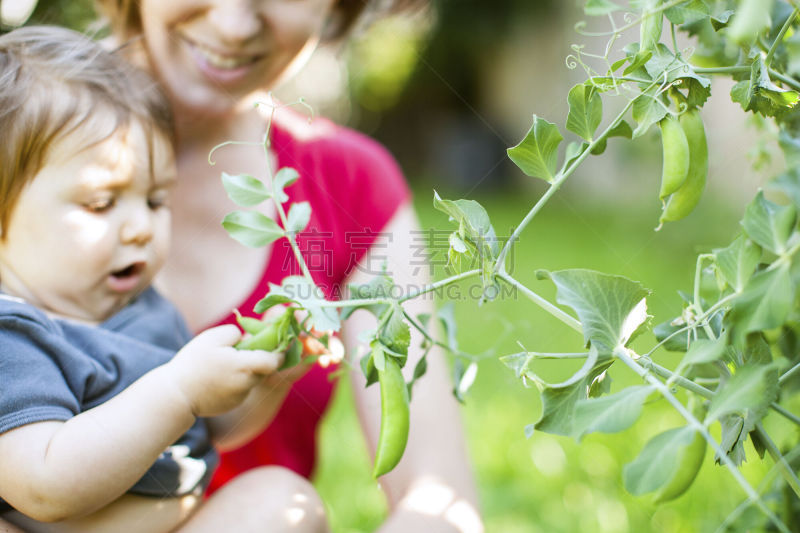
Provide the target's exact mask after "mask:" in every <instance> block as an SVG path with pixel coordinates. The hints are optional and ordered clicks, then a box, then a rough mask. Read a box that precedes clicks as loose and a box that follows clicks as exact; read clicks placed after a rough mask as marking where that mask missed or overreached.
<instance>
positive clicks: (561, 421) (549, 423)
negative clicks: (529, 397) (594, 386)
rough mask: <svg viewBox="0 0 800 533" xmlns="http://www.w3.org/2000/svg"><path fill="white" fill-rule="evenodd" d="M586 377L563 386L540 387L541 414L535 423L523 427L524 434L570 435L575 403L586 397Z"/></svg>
mask: <svg viewBox="0 0 800 533" xmlns="http://www.w3.org/2000/svg"><path fill="white" fill-rule="evenodd" d="M587 386H588V378H587V377H584V378H582V379H580V380H578V381H577V382H574V383H570V384H568V385H564V386H553V387H544V388H542V389H541V400H542V416H541V417H540V418H539V420H538V421H537V422H536V423H535V424H530V425H528V426H526V427H525V435H526V436H527V437H528V438H530V437H531V435H533V432H534V431H543V432H545V433H550V434H552V435H563V436H565V437H569V436H572V434H573V433H574V430H573V427H572V426H573V421H574V414H575V405H576V404H577V403H578V401H579V400H583V399H585V398H586V394H587V393H586V388H587Z"/></svg>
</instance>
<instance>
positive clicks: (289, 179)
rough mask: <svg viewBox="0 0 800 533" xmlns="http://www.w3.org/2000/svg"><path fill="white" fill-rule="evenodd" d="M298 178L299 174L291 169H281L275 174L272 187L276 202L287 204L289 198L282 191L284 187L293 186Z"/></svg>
mask: <svg viewBox="0 0 800 533" xmlns="http://www.w3.org/2000/svg"><path fill="white" fill-rule="evenodd" d="M299 177H300V174H298V173H297V171H296V170H295V169H293V168H291V167H283V168H282V169H280V170H279V171H278V172H277V173H276V174H275V177H274V178H273V179H274V184H273V187H274V188H275V199H276V200H278V201H279V202H280V203H284V202H287V201H288V200H289V197H288V196H287V195H286V193H285V192H284V191H283V190H284V189H285V188H286V187H289V186H290V185H292V184H294V182H296V181H297V180H298V178H299Z"/></svg>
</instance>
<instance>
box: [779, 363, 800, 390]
mask: <svg viewBox="0 0 800 533" xmlns="http://www.w3.org/2000/svg"><path fill="white" fill-rule="evenodd" d="M798 371H800V363H797V364H796V365H794V366H793V367H792V368H790V369H789V370H787V371H786V372H784V373H783V375H782V376H781V377H780V378H779V379H778V385H783V384H784V383H785V382H786V380H787V379H789V378H791V377H792V376H793V375H794V374H795V373H797V372H798Z"/></svg>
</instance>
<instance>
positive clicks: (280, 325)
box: [236, 308, 294, 352]
mask: <svg viewBox="0 0 800 533" xmlns="http://www.w3.org/2000/svg"><path fill="white" fill-rule="evenodd" d="M293 312H294V310H293V309H292V308H289V309H287V310H286V312H285V313H283V314H282V315H280V316H279V317H278V318H276V319H275V320H272V321H268V322H264V324H265V327H263V328H262V329H261V330H260V331H258V332H257V333H256V334H255V335H252V336H250V337H247V338H245V339H242V340H241V341H239V342H238V343H237V344H236V348H237V349H240V350H266V351H268V352H274V351H276V350H279V349H281V347H282V346H283V345H285V344H286V343H287V342H288V340H290V339H289V337H290V335H289V326H290V324H291V316H292V315H291V314H292V313H293Z"/></svg>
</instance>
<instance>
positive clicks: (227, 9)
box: [208, 0, 264, 45]
mask: <svg viewBox="0 0 800 533" xmlns="http://www.w3.org/2000/svg"><path fill="white" fill-rule="evenodd" d="M260 3H262V0H219V1H217V2H216V3H215V6H214V8H213V9H212V10H211V12H210V13H209V15H208V17H209V20H210V22H211V24H212V25H213V27H214V29H215V30H216V31H217V36H218V37H219V39H220V40H221V41H222V43H220V44H231V45H238V44H241V43H243V42H247V41H248V40H250V39H252V38H253V37H255V36H256V35H258V33H259V32H261V31H262V30H263V29H264V24H263V21H262V18H261V13H260V11H259V10H258V9H257V7H258V6H257V5H255V4H260Z"/></svg>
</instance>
